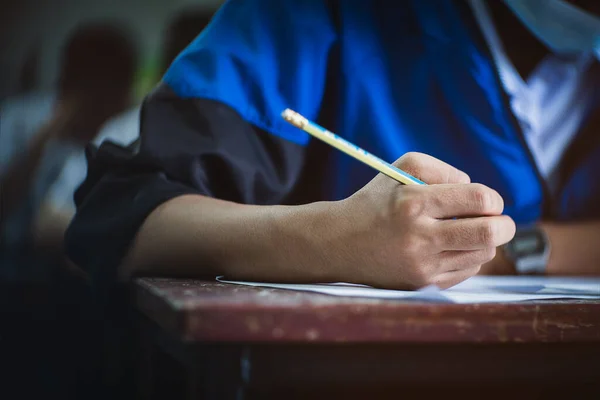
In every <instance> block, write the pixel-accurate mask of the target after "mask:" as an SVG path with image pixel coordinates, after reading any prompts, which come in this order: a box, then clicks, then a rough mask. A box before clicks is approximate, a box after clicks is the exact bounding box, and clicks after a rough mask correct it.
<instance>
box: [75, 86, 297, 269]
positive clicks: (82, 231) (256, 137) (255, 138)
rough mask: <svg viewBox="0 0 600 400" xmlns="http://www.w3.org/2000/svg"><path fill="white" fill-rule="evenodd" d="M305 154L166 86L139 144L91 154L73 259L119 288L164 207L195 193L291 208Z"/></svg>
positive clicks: (150, 100)
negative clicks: (140, 236) (131, 256)
mask: <svg viewBox="0 0 600 400" xmlns="http://www.w3.org/2000/svg"><path fill="white" fill-rule="evenodd" d="M305 154H306V149H305V148H304V147H302V146H300V145H298V144H295V143H292V142H289V141H286V140H284V139H281V138H279V137H276V136H274V135H271V134H269V133H267V132H263V131H260V130H258V129H257V128H255V127H253V126H251V125H250V124H249V123H247V122H246V121H245V120H243V119H242V118H241V117H240V116H239V115H238V114H237V113H236V112H235V111H233V110H232V109H231V108H229V107H228V106H226V105H224V104H222V103H219V102H215V101H211V100H204V99H182V98H179V97H177V96H176V95H175V94H174V93H173V92H172V91H171V90H170V89H169V88H168V87H166V86H165V85H162V86H160V87H159V88H158V89H157V90H156V91H155V92H154V93H152V94H151V95H149V96H148V97H147V99H146V100H145V102H144V104H143V107H142V112H141V124H140V139H138V141H137V142H136V143H133V144H132V145H131V146H129V147H128V148H123V147H120V146H117V145H114V144H111V143H104V144H102V145H101V146H100V148H99V149H96V148H93V147H90V148H88V149H87V150H86V156H87V160H88V175H87V178H86V180H85V182H84V183H83V184H82V185H81V187H80V188H79V189H78V190H77V192H76V194H75V203H76V205H77V213H76V215H75V218H74V220H73V221H72V223H71V225H70V227H69V229H68V231H67V234H66V238H65V242H66V251H67V254H68V256H69V257H70V259H71V260H72V261H73V262H75V263H76V264H77V265H79V266H80V267H81V268H83V269H84V270H86V271H87V272H88V273H89V274H91V275H92V278H93V279H102V280H106V279H108V280H109V281H113V280H115V278H116V272H117V268H118V265H119V263H120V261H121V259H122V258H123V257H124V255H125V253H126V252H127V249H128V247H129V245H130V243H131V242H132V240H133V238H134V236H135V234H136V233H137V231H138V229H139V228H140V226H141V224H142V223H143V222H144V220H145V219H146V217H147V216H148V215H149V214H150V213H151V212H152V211H153V210H154V209H155V208H156V207H157V206H159V205H160V204H162V203H164V202H166V201H167V200H169V199H172V198H174V197H177V196H180V195H183V194H192V193H195V194H203V195H207V196H211V197H216V198H220V199H224V200H230V201H234V202H239V203H246V204H279V203H284V202H286V198H287V197H288V196H289V195H290V194H291V193H292V189H293V188H294V187H295V185H296V183H297V182H298V179H299V177H300V174H301V170H302V166H303V163H304V158H305Z"/></svg>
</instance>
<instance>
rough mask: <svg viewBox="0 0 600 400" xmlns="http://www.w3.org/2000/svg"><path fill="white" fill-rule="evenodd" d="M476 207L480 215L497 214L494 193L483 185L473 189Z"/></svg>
mask: <svg viewBox="0 0 600 400" xmlns="http://www.w3.org/2000/svg"><path fill="white" fill-rule="evenodd" d="M473 201H474V206H475V208H476V209H477V211H479V212H480V213H484V214H487V213H493V212H495V211H496V210H495V201H494V192H493V191H492V190H491V189H489V188H487V187H486V186H484V185H481V184H475V186H474V189H473Z"/></svg>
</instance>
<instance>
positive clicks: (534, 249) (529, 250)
mask: <svg viewBox="0 0 600 400" xmlns="http://www.w3.org/2000/svg"><path fill="white" fill-rule="evenodd" d="M545 249H546V240H545V237H544V235H543V234H542V233H541V232H540V231H538V230H527V231H520V232H519V231H517V233H516V234H515V237H514V239H513V240H512V241H511V242H510V246H509V250H510V252H511V253H512V256H513V257H515V258H517V259H519V258H523V257H527V256H530V255H535V254H542V253H544V251H545Z"/></svg>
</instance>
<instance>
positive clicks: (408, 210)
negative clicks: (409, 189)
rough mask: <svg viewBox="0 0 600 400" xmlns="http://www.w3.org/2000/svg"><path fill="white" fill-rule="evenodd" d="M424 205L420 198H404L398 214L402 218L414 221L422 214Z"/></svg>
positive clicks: (414, 196)
mask: <svg viewBox="0 0 600 400" xmlns="http://www.w3.org/2000/svg"><path fill="white" fill-rule="evenodd" d="M424 209H425V203H424V201H423V199H422V198H421V197H420V196H416V195H412V196H406V197H405V198H404V199H402V201H401V203H400V207H399V212H400V215H401V216H402V217H405V218H408V219H414V218H417V217H418V216H420V215H421V214H423V210H424Z"/></svg>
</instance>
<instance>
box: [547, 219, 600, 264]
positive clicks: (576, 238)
mask: <svg viewBox="0 0 600 400" xmlns="http://www.w3.org/2000/svg"><path fill="white" fill-rule="evenodd" d="M541 226H542V228H543V229H544V230H545V231H546V233H547V234H548V237H549V239H550V244H551V249H550V258H549V260H548V266H547V274H548V275H600V222H597V221H594V222H582V223H571V224H557V223H542V224H541Z"/></svg>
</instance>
